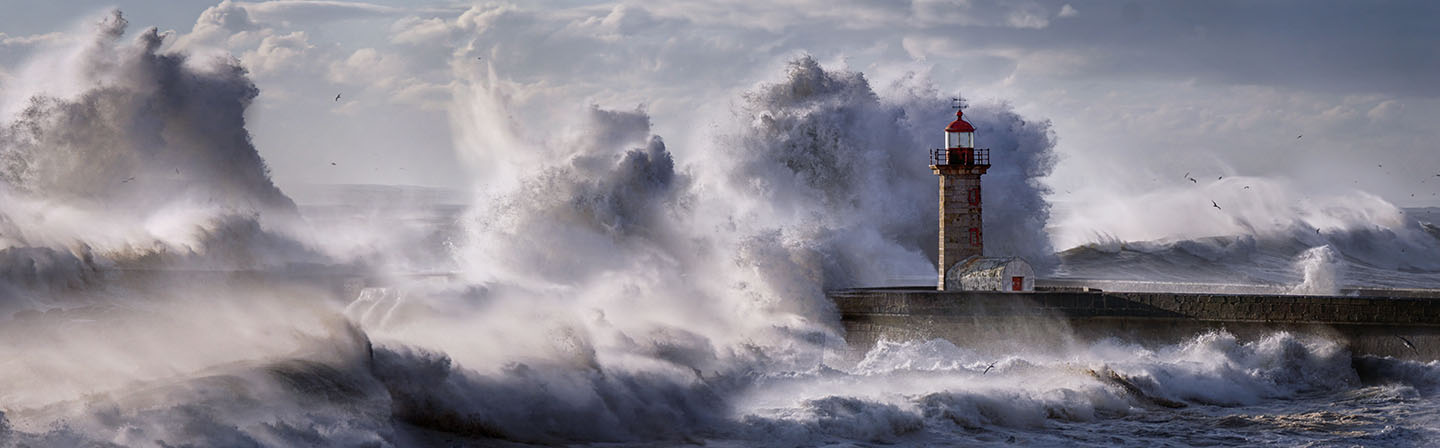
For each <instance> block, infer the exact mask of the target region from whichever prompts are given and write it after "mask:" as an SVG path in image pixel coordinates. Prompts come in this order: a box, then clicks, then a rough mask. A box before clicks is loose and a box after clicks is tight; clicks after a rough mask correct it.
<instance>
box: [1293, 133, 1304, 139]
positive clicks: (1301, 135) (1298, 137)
mask: <svg viewBox="0 0 1440 448" xmlns="http://www.w3.org/2000/svg"><path fill="white" fill-rule="evenodd" d="M1304 136H1305V134H1300V135H1297V136H1295V139H1296V140H1299V139H1300V137H1304Z"/></svg>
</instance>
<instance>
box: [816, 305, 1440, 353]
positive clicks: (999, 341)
mask: <svg viewBox="0 0 1440 448" xmlns="http://www.w3.org/2000/svg"><path fill="white" fill-rule="evenodd" d="M1357 293H1358V294H1360V295H1356V296H1306V295H1272V294H1207V293H1156V292H1106V291H1098V290H1087V289H1085V288H1073V287H1072V288H1063V290H1051V291H1036V292H1032V293H1004V292H980V291H976V292H957V291H952V292H947V291H936V290H934V289H933V288H864V289H847V290H839V291H832V292H830V293H829V296H830V298H831V300H833V301H834V302H835V305H836V308H837V309H838V311H839V312H840V316H841V322H842V324H843V325H844V327H845V330H846V341H847V343H848V350H847V358H848V359H852V360H853V359H856V358H858V356H859V355H861V354H863V353H864V352H865V351H866V350H868V349H869V348H870V347H871V346H873V345H874V344H875V342H876V341H878V340H880V339H888V340H892V341H895V340H912V339H933V338H943V339H947V340H950V341H951V342H953V343H955V344H956V345H959V346H962V347H967V348H975V349H977V350H981V351H995V352H997V354H999V352H1003V351H1005V350H1010V349H1015V348H1018V347H1020V346H1028V347H1056V348H1060V347H1064V345H1065V344H1067V343H1072V342H1093V341H1097V340H1101V339H1105V338H1118V339H1120V340H1125V341H1130V342H1138V343H1173V342H1177V341H1180V340H1183V339H1186V338H1190V337H1193V336H1195V335H1196V334H1198V333H1202V332H1207V331H1220V330H1223V331H1227V332H1230V333H1232V334H1234V335H1236V336H1237V337H1239V338H1242V339H1245V338H1254V337H1258V336H1262V335H1264V334H1268V333H1273V332H1276V331H1290V332H1294V333H1300V334H1308V335H1315V336H1319V337H1326V338H1331V339H1332V340H1337V341H1341V342H1343V343H1344V344H1345V346H1346V347H1347V348H1349V349H1350V351H1351V353H1352V354H1353V355H1356V356H1363V355H1373V356H1393V357H1396V358H1401V359H1411V360H1418V361H1432V360H1436V359H1440V291H1415V290H1406V291H1396V292H1395V293H1393V294H1388V293H1387V292H1386V291H1384V290H1364V291H1358V292H1357ZM1036 344H1040V345H1036Z"/></svg>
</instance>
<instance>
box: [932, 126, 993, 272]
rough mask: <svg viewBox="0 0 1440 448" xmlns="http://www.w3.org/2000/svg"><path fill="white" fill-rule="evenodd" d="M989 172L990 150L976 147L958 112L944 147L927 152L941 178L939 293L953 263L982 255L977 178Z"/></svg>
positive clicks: (934, 169)
mask: <svg viewBox="0 0 1440 448" xmlns="http://www.w3.org/2000/svg"><path fill="white" fill-rule="evenodd" d="M989 169H990V150H989V149H978V148H976V147H975V126H973V125H971V124H970V122H967V121H965V112H964V111H961V110H960V109H958V108H957V109H956V110H955V121H952V122H950V125H949V126H946V127H945V147H943V148H940V149H933V150H931V151H930V170H931V171H933V172H935V174H937V175H939V176H940V256H939V259H940V260H939V268H940V283H939V288H940V289H945V274H946V273H947V272H949V271H950V268H951V267H953V266H955V264H956V263H959V262H960V261H962V260H965V259H967V258H970V257H975V256H984V255H985V249H984V248H985V235H984V226H983V225H982V224H981V219H980V210H981V204H980V198H981V195H980V176H982V175H984V174H985V171H986V170H989Z"/></svg>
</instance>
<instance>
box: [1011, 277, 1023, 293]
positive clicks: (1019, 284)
mask: <svg viewBox="0 0 1440 448" xmlns="http://www.w3.org/2000/svg"><path fill="white" fill-rule="evenodd" d="M1010 290H1011V291H1024V290H1025V277H1010Z"/></svg>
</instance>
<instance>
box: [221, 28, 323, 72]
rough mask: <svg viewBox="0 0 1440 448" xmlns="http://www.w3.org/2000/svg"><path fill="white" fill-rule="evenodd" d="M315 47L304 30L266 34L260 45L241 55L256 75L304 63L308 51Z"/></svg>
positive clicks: (247, 66) (246, 65)
mask: <svg viewBox="0 0 1440 448" xmlns="http://www.w3.org/2000/svg"><path fill="white" fill-rule="evenodd" d="M313 48H315V46H314V45H311V44H310V42H309V40H308V38H307V37H306V35H305V32H303V31H296V32H293V33H290V34H285V35H272V36H266V37H265V39H264V40H261V41H260V46H259V47H258V48H256V49H255V50H252V51H247V52H245V53H244V55H243V56H241V58H240V59H241V60H242V61H244V62H245V67H246V68H248V69H250V71H251V72H253V73H254V74H255V75H256V76H263V75H266V74H270V73H275V72H278V71H281V70H283V69H286V68H291V67H295V66H298V65H300V64H302V63H303V62H304V61H303V58H304V57H305V56H306V55H307V53H308V52H309V51H310V50H311V49H313Z"/></svg>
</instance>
